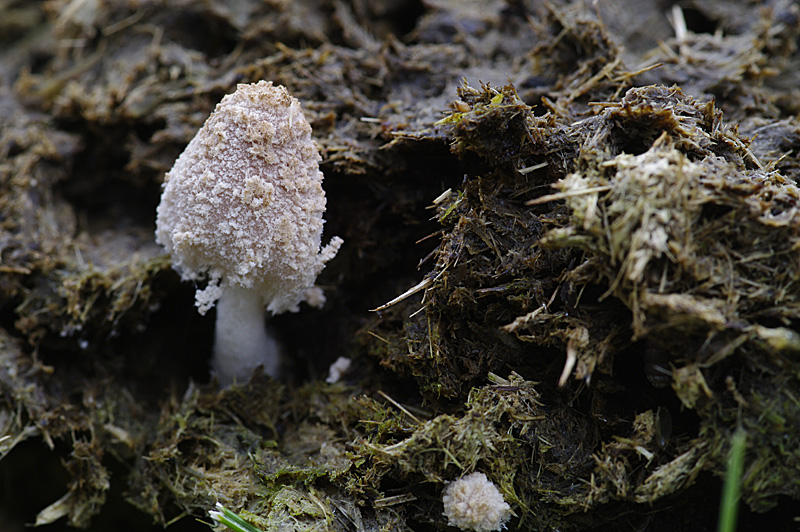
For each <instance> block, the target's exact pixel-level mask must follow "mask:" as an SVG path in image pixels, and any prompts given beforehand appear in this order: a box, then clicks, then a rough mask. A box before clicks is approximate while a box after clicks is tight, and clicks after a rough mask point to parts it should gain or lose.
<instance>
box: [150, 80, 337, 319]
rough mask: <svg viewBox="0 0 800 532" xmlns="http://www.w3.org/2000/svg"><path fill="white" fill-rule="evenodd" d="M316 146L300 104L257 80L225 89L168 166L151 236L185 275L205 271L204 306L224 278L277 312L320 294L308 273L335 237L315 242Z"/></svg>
mask: <svg viewBox="0 0 800 532" xmlns="http://www.w3.org/2000/svg"><path fill="white" fill-rule="evenodd" d="M319 160H320V155H319V151H318V150H317V147H316V145H315V144H314V141H313V139H312V138H311V126H310V125H309V124H308V121H306V119H305V117H304V116H303V111H302V110H301V108H300V103H299V102H298V101H297V100H296V99H295V98H293V97H292V96H291V95H289V93H288V91H287V90H286V88H284V87H282V86H273V85H272V82H266V81H260V82H258V83H254V84H250V85H239V86H238V88H237V90H236V92H234V93H233V94H229V95H227V96H225V97H224V98H223V99H222V101H221V102H220V103H219V104H218V105H217V107H216V109H215V110H214V112H213V113H212V114H211V116H209V117H208V120H206V123H205V124H204V125H203V127H202V128H201V129H200V130H199V131H198V132H197V135H196V136H195V137H194V139H192V141H191V142H190V143H189V145H188V146H187V147H186V149H185V150H184V152H183V153H182V154H181V155H180V157H178V160H177V161H175V165H174V166H173V167H172V170H170V171H169V172H167V174H166V176H165V182H164V190H163V193H162V196H161V203H160V204H159V206H158V215H157V218H156V242H158V243H159V244H161V245H162V246H164V248H165V249H166V250H167V252H169V253H170V254H171V255H172V260H173V266H174V267H175V269H176V270H178V271H179V272H180V274H181V276H182V278H183V279H184V280H198V279H204V278H207V279H208V285H207V287H206V288H205V289H202V290H200V289H198V291H197V295H196V303H197V306H198V309H199V311H200V312H201V313H205V311H206V310H208V309H209V308H210V307H212V306H213V305H214V303H215V302H216V301H217V299H219V297H220V295H221V293H222V290H223V289H224V287H225V286H229V285H230V286H240V287H244V288H252V289H255V290H257V291H258V292H259V293H260V294H261V296H262V299H263V302H264V305H265V306H266V307H267V309H268V310H270V311H271V312H272V313H273V314H277V313H280V312H284V311H286V310H291V311H295V310H297V306H298V304H299V303H300V302H302V301H304V300H306V299H307V298H308V299H309V301H310V302H315V303H320V302H321V301H324V298H323V299H322V300H321V301H320V292H319V290H317V291H316V292H315V291H314V282H315V280H316V278H317V275H318V274H319V272H320V271H321V270H322V269H323V267H324V266H325V262H327V261H328V260H330V259H331V258H333V256H334V255H335V254H336V252H337V251H338V248H339V246H340V245H341V242H342V241H341V239H339V238H338V237H337V238H334V239H333V240H332V241H331V243H330V244H329V245H328V246H326V247H325V248H324V249H322V250H320V240H321V236H322V225H323V223H324V220H323V219H322V215H323V212H324V211H325V192H324V191H323V189H322V177H323V176H322V172H320V170H319Z"/></svg>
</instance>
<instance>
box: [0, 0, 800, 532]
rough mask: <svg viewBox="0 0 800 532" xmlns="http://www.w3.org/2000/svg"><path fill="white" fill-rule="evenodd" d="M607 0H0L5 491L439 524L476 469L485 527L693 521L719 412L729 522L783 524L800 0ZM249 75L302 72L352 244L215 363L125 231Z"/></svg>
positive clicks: (13, 514)
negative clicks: (211, 365) (729, 472)
mask: <svg viewBox="0 0 800 532" xmlns="http://www.w3.org/2000/svg"><path fill="white" fill-rule="evenodd" d="M167 4H169V5H167ZM627 6H628V3H627V2H621V1H608V2H596V3H591V2H583V1H578V0H575V1H571V0H550V1H546V2H542V1H533V0H521V1H517V2H506V1H500V0H487V1H485V2H461V1H449V0H425V1H423V2H412V1H407V0H396V1H391V2H370V1H366V0H350V1H342V0H319V1H317V0H314V1H311V0H308V1H295V2H283V1H277V0H275V1H266V2H265V1H262V0H244V1H241V2H236V3H233V4H232V5H229V4H228V3H222V2H213V1H207V2H199V3H198V2H189V1H188V0H178V1H176V2H169V3H158V2H144V3H143V2H132V1H130V2H129V1H127V0H101V1H86V0H50V1H47V2H10V3H8V2H7V3H6V4H5V5H3V6H2V7H0V27H2V29H3V31H2V32H0V42H2V44H3V46H2V52H0V368H1V370H0V390H2V392H0V478H3V479H4V485H10V486H13V487H14V489H13V490H11V491H9V492H8V493H6V492H0V493H2V495H0V518H2V519H3V522H4V523H6V522H7V523H10V525H9V526H10V527H12V528H11V529H19V528H20V527H21V526H22V524H23V523H26V522H28V523H33V522H36V523H38V524H48V523H66V524H67V525H68V526H76V527H91V528H102V529H106V528H115V529H118V530H126V529H134V528H135V529H137V530H140V529H142V528H143V527H146V526H147V523H149V522H152V521H154V522H155V523H156V526H161V525H165V524H170V525H171V527H172V528H173V529H175V528H177V529H187V530H188V529H195V530H204V529H207V525H206V524H204V523H201V522H199V521H196V520H195V519H194V518H195V517H197V518H200V519H207V517H205V516H206V515H207V512H208V511H209V510H212V509H214V508H215V504H216V503H217V502H221V503H222V504H224V505H225V507H227V508H229V509H231V510H233V511H235V512H237V513H239V514H240V515H241V516H243V517H244V518H246V519H247V520H248V521H250V522H252V523H253V524H254V525H256V526H258V527H260V528H261V529H263V530H265V531H266V530H284V529H285V530H322V529H325V530H445V529H448V525H447V521H448V519H447V517H446V516H445V515H443V505H442V494H443V490H445V489H446V486H447V485H448V483H450V482H452V481H454V480H455V479H458V478H461V477H465V476H467V475H470V474H471V473H474V472H483V473H485V474H486V476H487V480H488V481H489V482H491V483H492V484H493V485H494V486H496V487H497V490H498V491H499V493H500V494H501V495H502V497H503V499H504V500H505V501H506V502H507V503H508V504H509V505H510V507H511V512H512V516H511V518H510V519H509V521H508V522H507V525H508V528H509V529H510V530H529V529H538V530H562V531H566V530H576V531H580V530H599V529H603V530H605V529H620V530H627V529H632V530H644V529H652V530H687V531H688V530H710V529H714V528H715V526H716V525H715V523H716V519H717V517H716V514H717V508H718V504H719V499H718V494H719V486H720V485H721V480H720V479H721V478H722V476H723V475H724V472H725V467H726V458H727V455H728V451H729V449H730V446H731V443H730V442H731V438H732V436H733V434H734V433H736V432H737V431H739V433H741V432H744V434H745V437H746V442H747V443H746V450H745V453H744V458H743V461H744V473H743V476H742V500H743V503H744V508H745V509H744V511H743V513H742V516H741V520H740V522H741V523H742V527H743V528H744V527H749V528H762V529H763V528H766V527H767V525H769V527H770V528H771V529H776V530H790V529H792V527H793V526H794V522H793V518H794V517H795V514H796V510H794V508H795V507H796V503H797V501H798V499H800V485H798V483H797V478H798V476H800V457H798V454H797V449H798V447H800V423H799V422H798V420H799V419H800V386H799V384H800V358H798V357H800V315H799V314H798V313H799V312H800V188H798V179H799V178H800V173H799V172H798V169H800V164H798V158H797V151H798V146H800V122H798V118H797V116H798V111H799V110H800V107H799V106H798V101H800V99H798V94H797V87H798V86H799V85H800V80H799V79H798V72H800V68H798V64H797V63H798V59H797V57H798V56H797V46H798V44H797V43H798V36H800V9H799V8H798V6H797V5H796V3H795V2H792V1H790V0H771V1H768V2H760V3H758V4H757V5H756V3H753V2H746V1H743V0H742V1H738V0H737V1H735V2H727V3H725V6H726V7H727V9H722V8H721V6H722V3H719V2H713V1H705V0H691V1H687V2H681V3H674V2H667V3H664V2H655V1H653V2H640V3H639V4H638V6H639V7H638V8H637V9H636V10H631V9H629V8H628V7H627ZM260 80H267V81H272V82H273V83H274V84H276V85H278V84H280V85H285V86H286V87H287V88H288V89H289V90H290V91H291V92H292V94H293V95H294V96H296V97H297V98H298V99H299V100H300V102H301V103H302V105H303V108H304V110H305V113H306V116H307V118H308V120H309V122H310V124H311V126H312V128H313V136H314V140H315V142H316V143H317V144H318V146H319V148H320V152H321V155H322V161H321V163H320V166H321V169H322V171H323V172H324V173H325V176H326V195H327V214H326V219H327V223H326V231H330V234H337V235H341V236H342V237H343V239H344V241H345V242H347V244H346V245H345V246H343V247H342V249H341V251H340V253H339V255H338V256H337V259H336V261H332V262H331V263H330V265H329V266H328V267H327V268H326V270H325V271H324V272H323V273H322V275H321V276H320V279H319V284H320V286H321V287H323V288H324V289H325V292H326V294H327V296H328V301H327V303H326V306H325V307H324V308H322V309H320V310H316V311H310V312H305V313H301V314H297V315H288V316H287V315H284V316H278V317H276V318H275V319H274V321H275V323H276V326H277V327H276V329H277V330H279V331H280V337H279V341H280V342H281V343H282V345H283V347H284V349H285V350H286V352H288V353H289V354H290V355H291V357H290V358H291V359H292V361H293V365H292V366H291V367H289V368H287V372H286V377H285V378H282V379H281V380H280V381H276V380H273V379H271V378H269V377H267V376H265V375H263V374H255V375H254V377H253V378H252V379H251V380H250V382H248V383H239V384H237V385H235V386H232V387H231V388H228V389H224V390H220V389H219V388H218V387H216V386H215V385H214V384H213V383H209V381H208V360H209V358H210V356H211V346H212V344H213V341H214V340H213V335H212V334H211V333H210V332H209V331H210V330H211V329H213V326H210V324H211V323H212V322H211V321H209V320H212V319H213V317H211V316H208V317H200V316H197V314H196V312H195V311H194V308H193V292H194V287H189V286H184V285H182V284H181V282H180V279H179V278H178V276H177V275H176V274H175V273H174V272H173V271H172V269H171V265H170V263H169V260H168V259H167V258H166V257H165V256H163V255H162V253H161V250H160V249H159V247H158V246H156V244H155V243H154V242H153V238H152V235H153V230H154V228H155V212H156V205H157V204H158V198H159V195H160V191H161V186H162V183H163V178H164V174H165V172H167V171H168V170H169V168H170V167H171V166H172V164H173V162H174V160H175V158H176V157H177V156H178V155H179V154H180V152H181V151H182V150H183V149H184V147H185V146H186V144H187V143H188V142H189V141H190V139H191V138H192V136H193V135H194V133H195V132H196V131H197V129H198V128H199V127H200V126H201V125H202V123H203V121H204V120H205V118H206V117H207V116H208V115H209V113H210V112H211V110H212V109H213V108H214V106H215V105H216V104H217V103H218V102H219V101H220V99H221V98H222V97H223V96H224V95H225V94H228V93H231V92H233V90H234V88H235V86H236V85H237V84H239V83H255V82H258V81H260ZM203 287H204V285H200V286H199V288H201V289H202V288H203ZM409 288H411V289H409ZM398 296H399V297H398ZM370 309H377V310H376V311H374V312H373V311H370ZM339 357H345V358H347V359H349V360H351V364H350V365H349V367H348V368H347V369H345V370H343V372H342V373H341V374H340V375H339V378H338V379H336V382H325V377H326V376H327V374H328V366H329V365H330V364H331V363H333V362H334V361H336V360H337V359H338V358H339ZM28 461H36V463H41V464H42V467H38V468H34V469H32V468H27V469H23V468H22V466H21V465H20V464H25V463H28ZM0 489H5V488H0ZM142 518H143V519H144V521H141V519H142ZM142 522H144V525H142ZM17 525H19V526H17ZM52 526H58V524H54V525H52ZM14 527H16V528H14Z"/></svg>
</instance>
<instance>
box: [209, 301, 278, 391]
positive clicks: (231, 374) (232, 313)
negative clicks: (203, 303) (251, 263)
mask: <svg viewBox="0 0 800 532" xmlns="http://www.w3.org/2000/svg"><path fill="white" fill-rule="evenodd" d="M265 313H266V310H265V308H264V303H263V302H262V301H261V297H259V295H258V293H256V292H255V291H254V290H248V289H246V288H240V287H236V286H226V287H225V288H223V292H222V296H221V297H220V299H219V301H218V302H217V325H216V332H215V337H214V358H213V359H212V361H211V368H212V369H213V370H214V372H215V373H216V374H217V377H218V378H219V382H220V384H222V385H223V386H227V385H229V384H231V383H232V382H234V381H238V382H240V383H244V382H247V381H248V380H249V379H250V375H251V373H252V371H253V370H254V369H255V368H256V367H258V366H260V365H263V366H264V372H265V373H266V374H268V375H271V376H273V377H276V376H277V375H278V370H279V366H280V353H279V348H278V343H277V342H276V341H275V339H274V338H272V337H271V336H270V335H269V334H268V332H267V329H266V326H265V324H264V314H265Z"/></svg>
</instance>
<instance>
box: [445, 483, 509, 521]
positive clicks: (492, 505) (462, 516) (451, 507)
mask: <svg viewBox="0 0 800 532" xmlns="http://www.w3.org/2000/svg"><path fill="white" fill-rule="evenodd" d="M442 504H443V505H444V515H445V517H447V524H448V525H450V526H457V527H458V528H460V529H461V530H471V531H473V532H496V531H498V530H502V529H503V528H505V526H506V522H507V521H508V520H509V518H510V517H511V506H509V505H508V503H507V502H506V501H505V500H504V499H503V495H502V494H501V493H500V490H498V489H497V486H495V485H494V483H493V482H492V481H490V480H489V479H488V478H486V475H484V474H483V473H479V472H476V473H472V474H471V475H467V476H465V477H463V478H460V479H458V480H455V481H453V482H450V483H449V484H448V485H447V487H446V488H445V490H444V493H443V494H442Z"/></svg>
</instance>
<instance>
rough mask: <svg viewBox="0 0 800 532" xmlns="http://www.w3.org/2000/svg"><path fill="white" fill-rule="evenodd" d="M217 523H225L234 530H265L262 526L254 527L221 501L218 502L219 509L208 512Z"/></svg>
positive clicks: (254, 531) (245, 531)
mask: <svg viewBox="0 0 800 532" xmlns="http://www.w3.org/2000/svg"><path fill="white" fill-rule="evenodd" d="M208 515H209V516H211V519H213V520H214V521H215V522H216V523H219V524H223V525H225V526H227V527H228V528H230V529H231V530H233V531H234V532H263V531H262V530H261V529H260V528H257V527H254V526H253V525H251V524H250V523H248V522H247V521H245V520H244V519H242V518H241V517H239V516H238V515H237V514H235V513H233V512H232V511H230V510H228V509H227V508H225V507H224V506H222V504H221V503H217V509H216V510H211V511H210V512H208Z"/></svg>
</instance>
